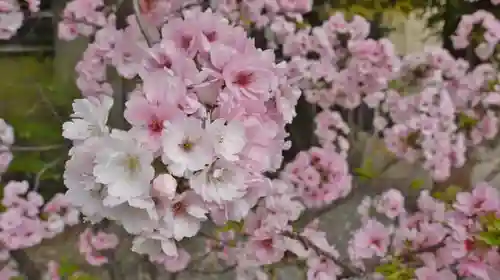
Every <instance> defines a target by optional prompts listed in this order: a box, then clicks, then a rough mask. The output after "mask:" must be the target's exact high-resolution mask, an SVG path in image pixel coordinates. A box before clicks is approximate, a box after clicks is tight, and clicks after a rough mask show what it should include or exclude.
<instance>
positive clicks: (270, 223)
mask: <svg viewBox="0 0 500 280" xmlns="http://www.w3.org/2000/svg"><path fill="white" fill-rule="evenodd" d="M4 2H5V1H4ZM4 2H2V3H4ZM9 3H10V2H9ZM138 3H139V11H136V14H132V15H130V16H128V17H127V18H126V19H127V24H126V26H124V27H119V26H117V18H116V15H115V14H114V11H115V10H116V9H117V7H112V6H106V5H104V2H103V1H102V0H74V1H72V2H70V3H69V4H68V5H67V7H66V9H65V10H64V12H63V20H62V22H61V23H60V25H59V32H60V33H59V35H60V36H61V37H62V38H63V39H66V40H71V39H74V38H76V37H77V36H79V35H84V36H88V37H89V38H90V39H91V43H90V44H89V45H88V48H87V49H86V50H85V52H84V54H83V57H82V60H81V61H80V62H79V63H78V65H77V66H76V71H77V74H78V78H77V81H76V83H77V86H78V88H79V89H80V90H81V92H82V95H83V98H81V99H77V100H75V101H74V103H73V114H72V115H71V120H69V121H67V122H66V123H64V125H63V136H64V137H65V138H66V139H69V140H71V141H72V142H73V147H72V148H71V150H70V151H69V160H68V161H67V163H66V169H65V173H64V182H65V185H66V187H67V188H68V190H67V192H66V194H65V196H61V195H57V196H55V197H54V198H53V199H52V200H51V201H50V202H49V203H48V204H46V205H45V206H43V207H42V205H43V200H41V197H40V196H39V195H38V194H37V193H36V192H33V191H29V190H28V187H27V185H26V184H25V183H18V182H11V183H10V184H9V185H8V186H7V188H6V190H7V194H8V195H7V196H5V197H4V202H5V203H4V204H5V205H6V206H7V207H8V210H6V211H5V212H4V213H2V214H0V227H3V226H6V227H7V228H5V230H4V231H5V236H6V237H5V238H8V239H9V240H10V239H13V240H17V239H15V238H17V237H16V235H17V234H19V233H21V234H22V233H23V232H26V231H27V230H31V231H35V230H36V234H33V233H32V232H31V231H28V232H29V234H28V237H29V238H24V237H26V236H24V237H23V238H24V239H22V240H21V241H22V242H21V241H20V242H18V243H15V242H11V244H20V245H19V246H18V247H19V248H23V246H28V245H30V244H31V245H34V244H36V243H37V242H39V240H41V238H45V236H52V235H53V234H55V233H57V232H61V231H62V230H63V229H64V227H65V225H68V224H73V223H76V222H77V221H78V213H79V211H81V212H82V213H83V214H84V215H85V217H86V219H88V220H89V221H91V222H94V223H97V222H100V221H102V220H104V219H107V220H111V221H114V222H116V223H118V224H120V225H121V226H123V228H124V229H125V230H126V231H127V232H128V233H129V234H131V235H133V236H134V240H133V245H132V250H133V251H135V252H137V253H141V254H146V255H148V256H149V259H150V260H151V261H152V262H153V263H156V264H160V265H162V266H164V267H165V268H166V269H167V270H168V271H171V272H178V271H182V270H185V269H188V268H189V263H190V262H191V261H192V260H194V259H195V258H194V257H193V256H192V255H191V252H188V251H187V249H184V248H182V247H181V241H185V240H186V239H188V238H194V237H196V236H198V235H201V236H204V237H206V238H208V239H209V240H208V242H207V244H206V245H207V248H206V253H207V254H208V255H215V256H216V258H218V259H220V260H222V261H224V262H225V264H226V265H227V266H228V267H234V268H235V270H236V273H237V275H238V277H239V279H248V278H253V277H260V278H262V279H265V278H266V277H267V272H268V271H272V270H273V269H272V268H273V265H274V264H276V263H278V262H292V263H293V262H299V263H303V264H305V268H306V270H307V278H308V279H309V280H316V279H317V280H320V279H345V278H346V277H350V276H359V275H366V274H370V273H372V272H373V271H375V272H376V273H375V274H377V275H378V276H382V277H388V278H389V279H391V277H392V278H394V277H395V276H394V275H396V276H398V277H400V278H397V279H415V278H416V279H418V280H424V279H445V280H447V279H450V280H451V279H456V277H457V276H460V277H462V276H474V277H478V278H481V279H485V280H488V279H491V277H490V275H492V274H494V273H497V272H498V271H500V261H499V260H500V256H499V254H498V244H499V241H498V240H497V237H498V234H500V226H499V224H500V223H499V222H498V221H499V218H498V217H500V202H499V201H500V197H499V194H498V192H497V191H496V189H495V188H494V187H492V186H491V185H489V184H488V183H484V182H483V183H480V184H477V185H476V186H475V187H474V189H473V190H472V191H470V192H461V193H459V194H457V195H456V198H455V199H454V200H453V201H452V202H450V201H440V200H438V199H436V198H434V197H433V196H432V195H431V194H430V193H429V192H428V191H422V192H421V194H420V197H419V198H418V201H417V209H416V210H415V211H413V210H412V211H410V209H406V207H405V196H404V195H403V194H402V193H401V192H400V191H398V190H395V189H391V190H389V191H387V192H385V193H383V194H381V195H380V196H378V197H375V198H366V199H365V200H364V201H363V202H362V203H361V205H360V207H359V212H360V213H361V221H362V222H363V223H362V226H361V228H360V229H358V230H357V231H356V232H355V233H354V235H353V236H352V239H351V241H350V243H349V248H348V257H349V258H348V260H345V259H344V257H342V256H341V254H340V253H339V251H338V250H337V249H336V248H335V247H334V246H333V245H331V244H330V243H329V242H328V241H327V238H326V233H325V232H323V231H321V230H320V229H319V225H318V221H317V220H313V221H311V220H308V219H306V218H307V215H306V214H308V213H310V211H318V213H320V212H321V211H322V210H323V209H324V208H328V207H329V206H331V205H334V204H335V203H337V202H339V200H341V199H342V198H346V197H347V196H348V195H349V194H350V192H351V191H352V189H353V188H354V187H355V185H356V183H357V181H356V178H354V176H353V175H351V172H352V166H349V162H348V160H349V155H350V153H351V150H350V147H351V146H352V145H353V144H355V143H352V141H350V140H352V139H351V138H354V139H356V134H358V130H359V129H358V127H355V126H352V125H353V123H352V122H353V121H352V119H349V120H344V119H343V117H342V114H341V113H339V111H338V108H341V109H343V110H348V111H350V113H352V112H354V111H353V110H355V109H358V110H359V109H360V108H369V110H371V111H373V112H374V114H375V117H374V119H373V127H374V128H373V130H374V136H380V137H381V138H382V140H383V143H385V146H386V148H387V150H388V151H389V152H390V153H391V154H393V155H394V156H395V157H396V158H398V159H403V160H406V161H409V162H411V163H415V164H416V163H418V164H420V165H421V166H422V167H423V168H424V169H426V170H427V171H429V173H430V175H431V176H432V178H433V179H434V181H436V182H437V181H445V180H447V179H448V178H449V177H450V176H451V174H452V172H453V170H454V169H456V168H459V167H462V166H463V165H464V164H466V160H467V159H468V157H469V155H470V154H471V153H472V152H473V151H474V149H475V148H476V147H477V146H479V145H481V144H485V143H486V142H487V141H489V140H493V139H494V138H495V137H496V136H497V134H498V118H499V116H498V112H499V111H498V105H500V104H499V102H500V95H499V94H500V92H499V91H500V85H499V84H500V79H499V76H498V71H497V70H496V69H497V65H496V64H494V63H492V62H490V60H493V59H494V53H495V51H496V45H497V43H498V38H499V36H497V33H498V32H499V30H500V29H499V28H498V26H500V25H499V21H498V19H496V18H495V17H494V16H493V15H492V14H489V13H488V12H485V11H478V12H476V13H474V14H472V15H468V16H464V17H463V18H462V20H461V22H460V24H459V26H458V29H457V31H456V34H455V36H454V37H453V38H452V40H453V42H454V44H455V47H456V48H459V49H460V48H466V47H468V46H469V44H473V45H474V46H475V47H476V48H475V52H476V55H477V56H478V57H479V58H481V59H482V60H483V61H482V62H481V64H479V65H478V66H475V65H469V63H468V62H466V61H465V60H462V59H456V58H454V57H453V56H452V55H451V54H450V53H449V52H448V51H446V50H444V49H441V48H426V49H425V50H424V51H423V52H419V53H414V54H409V55H406V56H404V57H400V56H398V55H397V54H396V52H395V48H394V46H393V44H392V43H391V42H390V41H389V40H387V39H378V40H375V39H371V38H369V32H370V25H369V23H368V21H367V20H365V19H363V18H362V17H359V16H354V17H352V18H351V19H347V18H346V17H344V15H343V14H342V13H336V14H333V15H331V16H330V17H329V18H328V19H327V20H326V21H324V22H323V23H322V24H321V25H319V26H314V27H312V26H308V25H307V24H304V22H303V18H302V17H303V14H305V13H307V12H309V11H310V10H311V7H312V1H310V0H293V1H292V0H266V1H211V3H210V8H209V9H206V10H203V9H202V7H200V5H197V4H200V3H198V2H197V1H176V0H142V1H138ZM494 4H495V3H494ZM0 7H2V6H0ZM1 11H2V10H1V9H0V12H1ZM0 16H1V15H0ZM0 22H2V21H1V20H0ZM479 25H480V26H481V27H479ZM253 29H264V30H265V31H266V32H265V33H266V34H265V35H266V36H267V37H266V38H267V40H268V42H267V43H268V47H269V48H270V49H266V50H262V49H258V48H257V47H255V41H254V39H251V38H249V37H248V32H247V31H249V30H253ZM0 30H1V29H0ZM269 31H270V32H269ZM156 33H158V34H156ZM155 34H156V35H158V36H157V37H156V36H155ZM476 45H477V46H476ZM276 50H277V52H275V51H276ZM110 66H111V67H112V68H114V69H116V72H117V73H118V74H119V75H120V76H121V77H123V78H126V79H129V80H132V81H134V82H135V87H134V88H133V89H132V90H131V92H127V94H126V95H127V98H126V100H125V101H124V104H121V103H120V104H114V103H115V102H114V100H113V98H114V97H115V96H119V95H123V94H122V93H120V92H114V90H113V88H112V86H111V83H110V81H109V80H108V76H107V75H108V73H109V72H108V70H109V69H108V68H110ZM302 93H303V94H304V99H305V101H307V102H308V103H310V104H309V105H311V106H312V107H313V108H314V109H318V110H319V112H318V113H317V114H316V115H315V116H314V121H313V122H314V125H315V126H316V127H315V130H314V136H315V138H316V139H315V140H318V141H317V142H315V144H317V146H314V147H310V148H309V149H307V150H304V151H300V152H299V153H298V154H297V155H295V157H294V158H293V160H292V161H290V162H283V156H282V153H283V151H284V150H287V149H288V148H290V142H289V141H288V139H287V137H288V133H287V129H286V128H287V126H288V125H293V124H292V121H293V119H294V117H295V115H296V111H295V107H296V105H297V103H298V100H299V97H300V96H301V95H302ZM116 100H120V98H117V99H116ZM120 102H122V101H120ZM113 105H116V106H119V107H122V106H124V107H125V109H124V112H123V115H122V116H119V117H122V118H123V119H124V120H126V121H127V125H126V126H119V127H117V125H116V123H114V122H116V120H115V119H112V118H111V117H109V115H110V111H111V108H112V107H113ZM299 136H301V135H299ZM308 137H309V136H308ZM0 140H1V143H0V144H1V146H0V148H2V149H4V150H0V156H2V155H4V154H5V155H6V160H3V161H0V166H2V164H1V162H6V164H5V165H7V164H8V162H9V161H10V158H9V157H8V156H11V155H10V152H9V147H10V146H11V145H12V142H13V134H12V129H11V128H10V127H9V126H8V125H7V124H4V123H0ZM269 174H274V175H272V176H274V177H273V178H275V179H271V178H269V177H271V176H268V175H269ZM21 187H22V188H21ZM9 192H10V195H9ZM9 199H10V200H9ZM41 207H42V208H41ZM72 207H76V208H77V209H78V210H75V209H74V208H72ZM16 209H17V210H16ZM30 211H31V212H30ZM306 211H308V212H307V213H305V212H306ZM374 212H375V213H377V215H379V216H380V215H384V216H386V219H385V218H384V219H379V218H378V216H376V215H374ZM31 213H33V214H31ZM311 213H315V212H311ZM4 215H5V217H4ZM37 217H40V218H37ZM304 217H306V218H304ZM32 220H35V221H34V222H33V221H32ZM390 222H393V224H391V225H387V224H389V223H390ZM3 223H5V224H3ZM17 223H19V224H17ZM12 224H14V226H13V225H12ZM204 225H209V226H214V227H215V228H216V230H215V233H216V234H215V236H212V232H209V233H207V232H205V228H204V227H203V226H204ZM11 226H13V227H15V230H14V231H12V232H14V233H15V234H10V231H9V230H8V228H9V227H11ZM0 233H1V232H0ZM11 235H13V236H14V237H12V236H11ZM79 241H80V242H79V245H80V246H79V249H80V252H81V253H82V255H83V256H84V257H85V258H86V260H87V261H88V262H89V263H90V264H92V265H96V266H99V265H102V264H105V263H107V262H110V261H111V260H110V259H109V255H108V253H109V251H110V250H112V249H114V248H115V247H116V246H117V243H118V242H119V241H118V239H117V236H115V235H111V234H108V233H104V232H99V231H97V232H93V231H91V230H90V229H88V230H86V231H85V232H83V233H82V235H81V236H80V240H79ZM9 242H10V241H9ZM18 247H16V248H18ZM14 249H15V248H14ZM52 266H54V265H52ZM52 266H51V268H53V267H52ZM7 267H8V266H7ZM54 267H55V266H54ZM266 270H268V271H266Z"/></svg>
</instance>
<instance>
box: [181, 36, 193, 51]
mask: <svg viewBox="0 0 500 280" xmlns="http://www.w3.org/2000/svg"><path fill="white" fill-rule="evenodd" d="M192 40H193V37H191V36H187V35H185V36H182V37H181V48H183V49H185V50H187V49H189V46H190V45H191V41H192Z"/></svg>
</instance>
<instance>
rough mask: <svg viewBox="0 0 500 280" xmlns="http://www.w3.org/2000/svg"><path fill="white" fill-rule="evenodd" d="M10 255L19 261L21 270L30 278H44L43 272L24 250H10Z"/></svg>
mask: <svg viewBox="0 0 500 280" xmlns="http://www.w3.org/2000/svg"><path fill="white" fill-rule="evenodd" d="M10 256H11V257H12V258H13V259H14V260H15V261H16V262H17V265H18V267H19V271H20V272H21V274H23V275H25V276H26V277H27V279H29V280H42V272H41V271H40V270H39V269H38V267H37V266H36V265H35V263H34V262H33V261H32V260H31V258H30V257H29V256H28V254H26V252H25V251H23V250H13V251H10Z"/></svg>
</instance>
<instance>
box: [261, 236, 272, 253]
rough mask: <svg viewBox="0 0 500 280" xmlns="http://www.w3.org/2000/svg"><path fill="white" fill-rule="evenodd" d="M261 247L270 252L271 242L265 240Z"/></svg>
mask: <svg viewBox="0 0 500 280" xmlns="http://www.w3.org/2000/svg"><path fill="white" fill-rule="evenodd" d="M261 244H262V247H264V248H265V249H267V250H271V249H272V248H273V240H272V239H271V238H269V239H265V240H262V241H261Z"/></svg>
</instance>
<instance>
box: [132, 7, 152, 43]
mask: <svg viewBox="0 0 500 280" xmlns="http://www.w3.org/2000/svg"><path fill="white" fill-rule="evenodd" d="M132 1H133V4H134V15H135V19H136V21H137V25H138V26H139V30H140V31H141V33H142V36H143V37H144V39H145V40H146V43H147V44H148V46H149V47H152V46H153V44H154V42H153V39H152V38H151V37H150V36H149V34H148V33H147V31H146V24H145V22H144V20H143V18H142V16H141V8H140V6H139V0H132Z"/></svg>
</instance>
